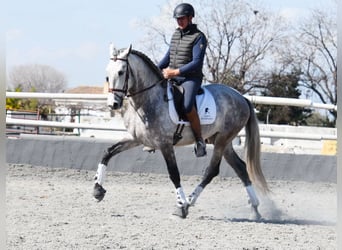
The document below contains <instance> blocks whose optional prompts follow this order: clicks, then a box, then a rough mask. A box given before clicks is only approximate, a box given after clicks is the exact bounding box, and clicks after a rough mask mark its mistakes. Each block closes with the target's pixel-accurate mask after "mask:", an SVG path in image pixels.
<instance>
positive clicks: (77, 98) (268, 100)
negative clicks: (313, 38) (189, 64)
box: [6, 92, 337, 140]
mask: <svg viewBox="0 0 342 250" xmlns="http://www.w3.org/2000/svg"><path fill="white" fill-rule="evenodd" d="M245 97H246V98H247V99H249V100H250V101H251V102H252V103H254V104H265V105H287V106H297V107H309V108H316V109H328V110H330V109H334V110H337V106H336V105H332V104H322V103H314V102H312V101H311V100H305V99H295V98H282V97H265V96H247V95H246V96H245ZM6 98H22V99H24V98H33V99H35V98H36V99H53V100H58V101H61V102H62V101H66V102H67V101H73V102H77V103H79V102H88V103H89V102H96V103H105V102H106V100H107V94H66V93H34V92H6ZM6 125H24V126H36V127H58V128H79V129H92V130H111V131H120V132H124V131H125V130H124V129H122V128H113V127H112V126H108V125H104V124H85V123H71V122H52V121H42V120H24V119H15V118H8V117H7V118H6ZM266 126H267V125H266ZM244 135H245V133H244V131H241V132H240V133H239V136H244ZM260 136H262V137H272V138H284V139H304V140H336V139H337V133H333V134H317V133H292V132H277V131H266V130H264V129H260Z"/></svg>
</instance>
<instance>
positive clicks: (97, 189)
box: [93, 183, 106, 201]
mask: <svg viewBox="0 0 342 250" xmlns="http://www.w3.org/2000/svg"><path fill="white" fill-rule="evenodd" d="M105 193H106V190H105V189H104V188H103V187H102V186H101V185H100V184H98V183H95V186H94V192H93V195H94V197H95V199H97V201H102V200H103V198H104V196H105Z"/></svg>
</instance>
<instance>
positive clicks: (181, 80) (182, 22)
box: [158, 3, 207, 157]
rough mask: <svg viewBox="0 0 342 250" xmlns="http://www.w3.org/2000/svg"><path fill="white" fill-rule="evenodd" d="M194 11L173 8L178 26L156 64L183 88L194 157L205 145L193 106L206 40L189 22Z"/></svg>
mask: <svg viewBox="0 0 342 250" xmlns="http://www.w3.org/2000/svg"><path fill="white" fill-rule="evenodd" d="M194 16H195V10H194V8H193V7H192V5H190V4H188V3H181V4H179V5H177V7H176V8H175V9H174V11H173V17H174V18H175V19H176V20H177V24H178V28H177V29H176V30H175V32H174V33H173V35H172V38H171V43H170V47H169V49H168V51H167V53H166V54H165V56H164V58H163V59H162V60H161V61H160V62H159V64H158V67H159V68H160V69H161V70H162V72H163V76H164V78H166V79H175V80H176V81H177V82H178V84H181V85H182V87H183V88H184V103H183V105H184V111H185V113H186V118H187V119H188V120H189V122H190V126H191V129H192V132H193V134H194V137H195V139H196V144H195V153H196V156H197V157H201V156H205V155H206V154H207V152H206V146H205V142H204V140H203V138H202V133H201V124H200V121H199V117H198V114H197V110H196V108H195V105H194V103H195V97H196V94H197V92H198V90H199V89H200V87H201V83H202V79H203V73H202V67H203V61H204V55H205V49H206V47H207V39H206V37H205V35H204V34H203V33H202V32H201V31H200V30H199V29H198V28H197V25H196V24H193V23H192V18H193V17H194Z"/></svg>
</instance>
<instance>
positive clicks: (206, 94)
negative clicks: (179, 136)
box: [167, 83, 216, 125]
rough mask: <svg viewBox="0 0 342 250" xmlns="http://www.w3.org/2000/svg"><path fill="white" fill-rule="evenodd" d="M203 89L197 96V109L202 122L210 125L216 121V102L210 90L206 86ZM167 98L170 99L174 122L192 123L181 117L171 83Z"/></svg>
mask: <svg viewBox="0 0 342 250" xmlns="http://www.w3.org/2000/svg"><path fill="white" fill-rule="evenodd" d="M202 89H203V94H200V95H197V96H196V104H197V111H198V117H199V119H200V122H201V124H202V125H208V124H212V123H214V121H215V119H216V104H215V100H214V97H213V96H212V94H211V93H210V91H209V90H207V88H206V87H202ZM167 99H168V101H169V115H170V118H171V120H172V121H173V123H175V124H185V125H190V123H189V122H188V121H184V120H182V119H180V118H179V115H178V113H177V111H176V107H175V103H174V98H173V93H172V85H171V84H170V83H168V85H167Z"/></svg>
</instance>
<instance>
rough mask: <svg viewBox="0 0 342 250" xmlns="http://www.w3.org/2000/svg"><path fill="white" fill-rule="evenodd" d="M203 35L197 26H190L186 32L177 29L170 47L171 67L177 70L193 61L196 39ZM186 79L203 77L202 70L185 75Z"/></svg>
mask: <svg viewBox="0 0 342 250" xmlns="http://www.w3.org/2000/svg"><path fill="white" fill-rule="evenodd" d="M201 34H202V32H201V31H200V30H198V29H197V26H196V24H191V25H189V26H188V27H187V28H186V29H185V30H181V29H177V30H176V31H175V32H174V34H173V36H172V38H171V45H170V67H171V68H174V69H177V68H180V67H181V66H183V65H185V64H187V63H189V62H191V61H192V47H193V44H194V42H195V41H196V39H197V38H198V37H199V36H200V35H201ZM184 76H185V77H198V78H201V77H202V76H203V74H202V70H201V69H199V70H197V71H193V72H190V73H188V74H187V75H184Z"/></svg>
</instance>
